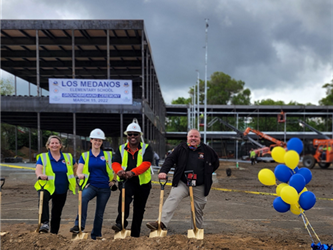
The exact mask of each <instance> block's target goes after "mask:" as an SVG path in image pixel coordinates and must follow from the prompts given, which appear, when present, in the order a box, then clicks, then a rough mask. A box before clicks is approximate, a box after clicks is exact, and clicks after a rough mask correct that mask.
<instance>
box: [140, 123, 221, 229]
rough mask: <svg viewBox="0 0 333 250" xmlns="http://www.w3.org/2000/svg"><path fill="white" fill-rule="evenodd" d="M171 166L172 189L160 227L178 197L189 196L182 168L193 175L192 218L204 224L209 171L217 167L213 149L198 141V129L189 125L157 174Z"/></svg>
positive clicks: (165, 223) (151, 226)
mask: <svg viewBox="0 0 333 250" xmlns="http://www.w3.org/2000/svg"><path fill="white" fill-rule="evenodd" d="M172 167H175V171H174V175H173V180H172V189H171V191H170V194H169V196H168V198H167V199H166V201H165V202H164V205H163V208H162V218H161V228H162V229H166V228H167V226H168V225H169V222H170V220H171V218H172V216H173V214H174V212H175V211H176V209H177V207H178V205H179V203H180V201H181V200H182V199H183V198H185V197H188V196H189V186H188V185H187V184H188V180H187V178H186V176H185V172H190V171H192V172H193V173H194V175H195V176H196V179H194V183H193V181H192V186H193V194H194V205H195V221H196V225H197V227H198V228H199V229H200V228H203V209H204V207H205V205H206V203H207V196H208V194H209V191H210V188H211V186H212V183H213V180H212V174H213V172H214V171H215V170H216V169H217V168H218V167H219V158H218V156H217V154H216V152H215V151H214V150H213V149H212V148H210V147H209V146H207V145H206V144H204V143H202V142H201V140H200V132H199V131H198V130H196V129H191V130H190V131H189V132H188V134H187V142H182V143H180V144H179V145H178V146H177V147H176V148H175V149H174V150H173V152H172V154H170V155H169V156H168V157H167V158H166V159H165V161H164V163H163V165H162V167H161V170H160V172H159V174H158V178H159V179H165V178H166V176H167V174H168V172H169V171H170V169H171V168H172ZM194 185H195V186H194ZM146 226H147V227H148V228H149V229H150V230H152V231H154V230H157V229H158V222H157V221H154V222H148V223H147V224H146Z"/></svg>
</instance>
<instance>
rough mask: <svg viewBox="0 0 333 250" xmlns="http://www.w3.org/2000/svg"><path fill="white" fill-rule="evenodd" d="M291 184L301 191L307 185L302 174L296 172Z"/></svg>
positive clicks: (290, 181)
mask: <svg viewBox="0 0 333 250" xmlns="http://www.w3.org/2000/svg"><path fill="white" fill-rule="evenodd" d="M289 186H292V187H294V188H295V189H296V191H297V192H298V193H300V192H301V191H302V190H303V189H304V187H305V178H304V177H303V175H301V174H294V175H293V176H291V177H290V179H289Z"/></svg>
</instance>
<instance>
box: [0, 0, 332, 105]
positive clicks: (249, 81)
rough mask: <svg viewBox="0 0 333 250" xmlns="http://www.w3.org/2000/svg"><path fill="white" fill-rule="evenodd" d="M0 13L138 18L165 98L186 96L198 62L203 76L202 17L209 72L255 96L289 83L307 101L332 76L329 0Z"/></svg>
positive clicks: (192, 0)
mask: <svg viewBox="0 0 333 250" xmlns="http://www.w3.org/2000/svg"><path fill="white" fill-rule="evenodd" d="M2 13H3V18H5V19H7V18H8V19H26V18H30V19H143V20H144V21H145V27H146V30H147V33H148V37H149V40H150V43H151V47H152V52H153V59H154V63H155V67H156V70H157V74H158V79H159V83H160V86H161V89H162V94H163V97H164V100H165V101H166V102H167V103H171V100H172V99H177V98H178V97H180V96H181V97H186V98H187V97H189V95H188V90H189V88H190V87H191V86H193V85H194V84H195V83H196V77H197V75H196V72H195V70H199V72H200V79H203V80H204V77H205V49H204V46H205V41H206V33H205V18H209V28H208V63H207V70H208V76H207V77H208V78H209V76H210V75H211V74H213V73H214V72H216V71H221V72H224V73H226V74H229V75H230V76H231V77H232V78H234V79H236V80H242V81H244V82H245V87H247V88H250V89H251V91H252V100H253V101H254V100H258V99H257V98H262V99H266V98H265V96H273V97H274V99H276V100H285V102H289V101H290V99H288V98H292V97H295V95H293V96H290V97H288V93H289V92H290V91H293V92H294V93H302V94H301V95H300V96H299V97H297V98H299V100H298V101H299V102H303V103H306V102H307V99H309V97H307V96H308V95H309V93H308V95H307V93H306V92H304V91H305V90H309V92H310V93H311V96H313V98H317V101H316V100H313V101H311V102H313V103H318V100H319V99H321V98H323V97H324V96H325V93H324V92H323V91H319V90H318V89H321V86H322V85H323V84H324V83H325V82H329V81H330V79H332V78H333V69H332V63H333V60H332V58H333V35H332V34H333V2H332V1H331V0H321V1H304V0H293V1H287V0H281V1H259V0H234V1H228V0H210V1H201V0H182V1H178V0H177V1H176V0H169V1H157V0H123V1H115V0H100V1H90V0H71V1H66V0H58V1H40V0H25V1H19V0H11V1H4V3H3V10H2ZM314 86H316V88H317V89H316V93H315V94H314V91H311V88H313V87H314ZM317 90H318V91H317ZM311 98H312V97H311Z"/></svg>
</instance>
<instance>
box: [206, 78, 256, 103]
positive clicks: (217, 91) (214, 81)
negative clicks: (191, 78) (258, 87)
mask: <svg viewBox="0 0 333 250" xmlns="http://www.w3.org/2000/svg"><path fill="white" fill-rule="evenodd" d="M244 85H245V83H244V82H243V81H237V80H235V79H233V78H231V76H229V75H227V74H224V73H223V72H214V73H213V74H212V75H211V78H210V81H209V82H208V83H207V86H208V87H209V89H208V91H207V104H221V105H227V104H230V103H231V104H238V103H242V104H250V95H251V91H250V90H249V89H246V90H244ZM233 102H235V103H233Z"/></svg>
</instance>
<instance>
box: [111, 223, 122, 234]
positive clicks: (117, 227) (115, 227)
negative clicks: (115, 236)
mask: <svg viewBox="0 0 333 250" xmlns="http://www.w3.org/2000/svg"><path fill="white" fill-rule="evenodd" d="M111 228H112V230H114V232H115V233H118V232H120V231H121V230H122V228H123V227H122V226H121V225H119V224H114V225H113V226H112V227H111Z"/></svg>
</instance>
